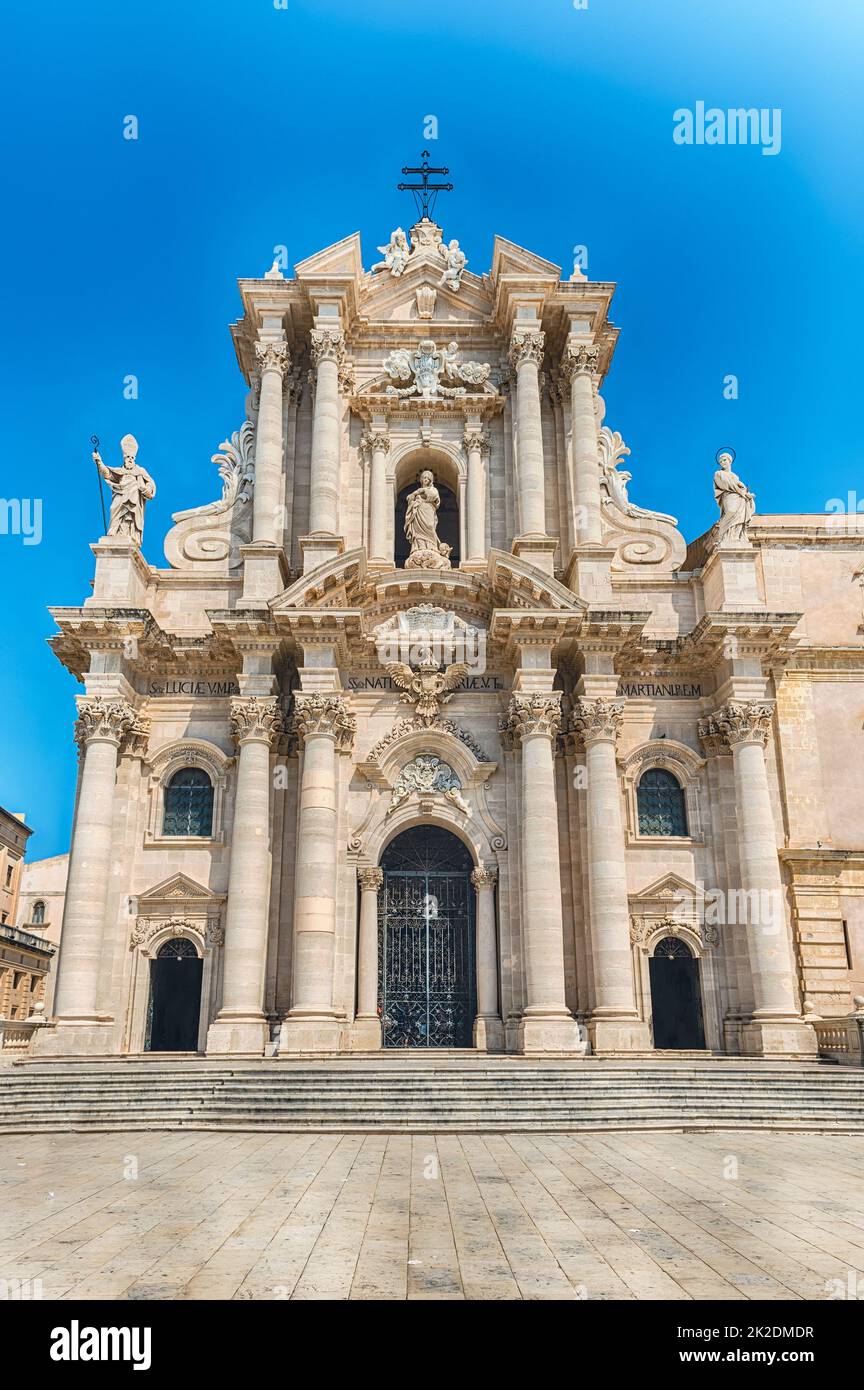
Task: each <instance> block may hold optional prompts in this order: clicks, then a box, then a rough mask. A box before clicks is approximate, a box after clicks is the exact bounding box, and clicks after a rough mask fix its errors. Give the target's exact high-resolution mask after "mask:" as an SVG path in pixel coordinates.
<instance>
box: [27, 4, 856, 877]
mask: <svg viewBox="0 0 864 1390" xmlns="http://www.w3.org/2000/svg"><path fill="white" fill-rule="evenodd" d="M16 12H17V13H16ZM862 13H864V12H862V7H861V5H860V4H859V3H857V0H856V2H855V3H853V0H829V3H825V2H824V0H823V2H822V3H820V4H818V5H817V4H815V3H813V2H812V0H783V3H782V4H781V3H780V2H779V0H726V2H725V3H722V4H719V3H708V2H707V0H650V3H649V0H589V3H588V7H587V8H586V9H576V8H575V7H574V5H573V3H572V0H535V3H533V4H531V5H526V4H524V3H515V0H497V3H491V2H490V0H474V3H472V4H466V3H464V0H462V2H461V3H455V2H454V0H436V3H435V4H433V5H428V4H426V5H418V4H411V3H410V2H409V0H405V3H402V4H400V5H398V6H396V5H391V4H383V3H380V2H379V3H377V4H370V3H368V2H367V0H350V3H348V0H339V2H338V3H337V0H325V2H324V3H321V2H320V0H319V3H313V2H312V0H285V7H284V8H276V6H275V5H274V4H273V3H272V0H221V2H220V0H210V3H205V0H197V3H196V0H191V2H190V3H186V4H184V5H178V4H176V3H174V4H170V3H167V0H148V2H147V3H146V4H144V3H139V4H128V3H122V2H120V3H118V0H113V2H112V3H102V2H101V0H95V2H94V0H89V3H88V4H87V5H86V6H81V5H70V4H68V3H62V4H61V3H57V0H43V3H40V4H39V5H38V6H32V5H25V4H22V3H19V4H18V5H17V6H12V5H10V6H8V7H7V11H6V16H7V34H10V33H11V38H7V45H6V58H7V67H8V63H9V59H10V57H11V58H13V59H14V61H13V66H12V70H11V73H9V74H8V75H7V78H6V80H5V82H4V90H3V91H2V93H0V103H2V105H3V106H4V107H5V110H3V113H2V115H3V121H2V129H3V132H4V135H5V139H4V149H3V155H2V169H3V176H4V183H5V191H6V195H7V196H6V213H5V216H4V218H3V221H2V224H0V239H2V242H3V265H4V268H5V281H6V283H5V293H4V297H3V298H4V303H5V308H6V323H5V332H4V335H3V346H4V349H5V356H6V363H5V371H4V380H5V381H6V384H7V391H6V410H5V436H6V445H5V448H4V449H3V451H2V469H3V476H2V487H0V494H2V496H3V497H4V498H10V497H22V498H36V497H39V498H41V499H42V504H43V524H42V532H43V534H42V540H41V543H40V544H39V545H30V546H27V545H24V544H23V543H22V538H21V537H20V536H9V535H0V567H2V592H3V595H4V599H5V605H4V629H5V637H6V653H7V659H6V662H5V669H4V676H3V712H4V719H3V728H4V730H5V732H6V735H7V737H6V743H5V747H4V758H3V774H2V777H0V803H2V804H3V805H5V806H7V807H8V808H10V809H13V810H24V811H25V812H26V813H27V816H28V819H29V822H30V824H31V825H33V826H34V828H35V830H36V833H35V834H34V836H33V839H32V841H31V857H40V856H42V855H48V854H56V853H60V852H62V851H63V850H64V849H65V848H66V847H67V845H68V836H69V826H70V820H71V811H72V797H73V793H74V778H75V750H74V745H73V743H72V741H71V731H72V721H73V717H74V709H73V697H74V694H75V691H76V685H75V682H74V681H73V680H72V678H71V677H70V676H68V675H67V674H66V673H65V672H64V671H63V670H62V668H61V667H60V666H59V664H58V663H57V662H56V660H55V659H54V657H53V656H52V654H51V652H50V650H49V649H48V647H47V645H46V638H47V636H48V635H49V634H50V633H51V631H52V630H53V624H52V622H51V619H50V617H49V615H48V613H47V611H46V606H47V605H48V604H49V603H50V604H57V605H63V604H77V603H80V602H81V601H82V600H83V599H84V598H85V597H86V595H87V593H88V592H89V590H88V585H89V581H90V580H91V578H92V563H93V560H92V555H91V554H90V550H89V543H90V542H91V541H94V540H95V539H97V537H98V535H99V533H100V532H101V522H100V516H99V504H98V498H97V485H96V480H95V477H94V473H93V466H92V463H91V461H90V457H89V443H88V440H89V436H90V435H91V434H93V433H96V434H98V435H99V436H100V438H101V440H102V441H103V453H104V454H105V456H106V458H107V459H108V460H109V461H116V458H117V451H118V442H119V439H120V437H121V436H122V435H123V434H124V433H125V432H126V431H131V432H132V433H134V434H135V435H136V436H137V437H138V439H139V441H140V455H139V458H140V460H141V462H143V463H144V465H145V466H146V467H147V468H148V469H149V471H150V472H151V473H153V475H154V476H155V478H156V481H157V485H158V495H157V497H156V500H155V501H154V502H153V503H151V504H150V507H149V509H148V513H147V529H146V533H145V545H144V550H145V555H146V557H147V559H148V560H150V561H151V563H155V564H157V565H158V564H164V557H163V554H162V544H161V543H162V537H163V535H164V533H165V531H166V530H167V528H168V526H169V524H170V514H171V513H172V512H173V511H176V510H179V509H181V508H185V507H189V506H194V505H197V504H199V503H201V502H204V501H208V500H210V499H212V498H213V497H215V496H216V495H217V492H218V487H217V479H216V473H215V469H214V468H213V466H212V464H211V463H210V456H211V454H212V453H213V452H214V450H215V448H216V446H217V445H218V444H219V442H220V441H221V440H222V439H223V438H225V436H226V434H228V433H230V432H231V431H232V430H235V429H237V428H238V426H239V424H240V422H241V419H242V413H243V399H244V387H243V383H242V381H241V379H240V377H239V374H238V372H237V368H236V364H235V360H234V353H233V349H232V346H231V341H230V337H229V334H228V324H229V323H230V322H231V321H232V320H233V319H235V318H236V317H237V316H238V314H239V299H238V296H237V291H236V284H235V281H236V279H237V277H238V276H247V275H256V274H261V273H263V271H264V270H265V269H266V268H267V267H268V266H269V264H270V261H271V260H272V254H273V253H272V248H273V247H274V246H275V245H279V244H284V245H286V246H287V247H288V250H289V255H290V257H291V260H292V262H293V261H297V260H300V259H302V258H303V257H305V256H308V255H310V254H311V253H312V252H314V251H316V250H318V249H320V248H321V247H323V246H326V245H328V244H330V243H331V242H334V241H336V240H338V239H339V238H341V237H343V236H345V235H347V234H349V233H351V232H353V231H355V230H359V232H360V234H361V237H362V241H363V248H364V261H365V264H366V265H367V266H368V265H370V264H371V263H372V262H373V261H374V260H375V259H377V255H376V253H375V247H376V245H378V244H379V243H382V242H384V241H385V240H386V238H387V236H388V234H389V232H390V229H391V228H392V227H393V226H394V225H395V224H396V223H397V222H401V223H402V224H403V225H407V224H408V222H409V221H410V220H411V208H412V204H411V202H410V198H409V195H407V194H399V193H397V192H396V191H395V184H396V183H397V182H398V180H399V177H400V175H399V170H400V167H401V166H402V164H405V163H415V162H416V158H417V156H418V155H419V152H420V150H421V148H422V147H423V145H424V143H427V142H426V141H425V140H424V137H423V120H424V117H425V116H427V115H430V114H431V115H435V116H436V117H437V119H438V137H439V138H438V140H437V142H435V143H432V144H431V145H430V146H429V147H430V149H431V150H432V153H433V156H434V160H433V162H435V163H442V164H448V165H449V166H450V169H451V178H452V180H453V182H454V183H455V185H456V188H455V191H454V192H453V193H452V194H450V195H447V196H446V197H442V199H441V201H440V203H439V207H438V214H439V220H440V221H442V222H443V224H444V228H445V232H446V233H447V235H448V236H457V237H459V239H460V241H461V243H462V245H463V248H464V249H465V251H466V252H467V254H468V257H469V261H470V268H471V269H472V270H474V271H477V272H480V273H482V271H484V270H485V269H487V268H488V266H489V263H490V259H491V249H492V238H493V236H494V235H495V233H496V232H497V233H500V234H501V235H503V236H505V237H508V238H510V239H512V240H514V241H516V242H520V243H522V244H523V245H525V246H527V247H530V248H531V249H532V250H535V251H537V252H538V253H539V254H541V255H543V256H546V257H548V258H549V259H550V260H553V261H555V262H557V263H558V264H560V265H563V266H565V267H567V273H569V267H570V263H571V259H572V247H573V246H574V244H577V243H578V244H584V245H586V246H587V247H588V253H589V273H590V275H591V277H592V278H597V279H604V280H615V281H617V282H618V285H619V288H618V291H617V293H616V296H615V301H614V304H613V318H614V320H615V321H616V323H618V324H619V325H620V327H621V329H622V334H621V339H620V341H619V345H618V350H617V354H616V358H615V363H614V366H613V369H612V372H611V374H610V377H609V379H608V381H607V384H606V388H605V396H606V399H607V402H608V413H607V423H609V424H610V425H611V426H612V427H613V428H616V429H620V430H621V432H622V433H623V435H624V437H625V439H626V441H627V443H628V444H629V445H630V447H631V449H632V456H631V459H630V460H628V466H629V467H630V468H631V470H632V472H633V475H634V480H633V483H632V484H631V489H630V490H631V496H632V498H633V500H634V501H636V502H638V503H641V504H642V505H647V506H653V507H658V508H660V509H662V510H667V511H669V510H671V511H674V512H675V513H676V514H677V515H678V516H679V518H680V520H681V523H682V527H683V529H684V532H685V534H686V535H687V536H688V538H689V537H692V536H695V535H698V534H699V533H701V532H702V531H703V530H704V529H705V528H706V526H707V525H709V524H710V522H711V521H712V520H713V519H714V516H715V515H716V512H715V508H714V503H713V499H712V494H711V485H710V479H711V471H712V461H713V457H714V453H715V451H716V450H717V448H718V446H719V445H721V444H732V445H734V447H735V448H736V449H737V451H738V466H739V471H740V472H741V474H742V476H743V477H745V478H746V480H747V482H748V484H749V485H750V486H751V487H753V488H754V490H755V491H756V494H757V502H758V506H759V509H760V511H822V510H823V509H824V508H825V505H826V502H827V501H828V500H829V499H830V498H832V497H837V496H840V497H845V496H846V495H847V493H848V492H849V491H850V490H853V491H854V490H856V489H857V490H858V492H859V493H862V494H864V481H862V470H861V466H860V463H861V455H860V430H859V428H858V424H859V420H858V416H859V415H860V407H859V404H858V403H859V401H860V397H861V391H860V386H859V382H858V375H859V374H860V370H861V353H860V341H859V337H860V334H859V327H858V314H859V313H860V305H861V279H862V273H861V237H860V232H861V214H862V206H861V204H862V186H864V185H862V179H861V160H860V150H861V148H862V138H864V120H862V109H864V108H862V99H861V85H862V84H861V76H860V73H861V66H862V38H864V19H862ZM697 101H704V102H705V103H706V105H707V106H709V107H712V106H715V107H719V108H721V109H724V110H725V109H728V108H730V107H740V106H748V107H749V106H755V107H758V108H762V107H765V108H772V109H773V108H780V110H781V112H782V125H781V132H782V145H781V149H780V152H779V154H777V155H776V156H766V155H763V154H762V152H761V150H760V149H759V148H756V147H746V146H745V147H741V146H729V145H725V146H722V145H721V146H710V147H709V146H706V145H702V146H697V145H693V146H690V147H686V146H679V145H676V144H675V142H674V141H673V138H672V131H673V113H674V112H675V111H676V110H677V109H679V108H682V107H687V108H694V107H695V105H696V103H697ZM127 115H135V116H136V117H137V118H138V122H139V138H138V139H137V140H136V141H129V140H124V139H123V121H124V117H126V116H127ZM127 374H134V375H135V376H136V377H137V378H138V381H139V397H138V399H137V400H126V399H124V395H123V381H124V378H125V377H126V376H127ZM727 374H734V375H735V376H737V378H738V382H739V387H738V390H739V395H738V399H737V400H728V399H725V398H724V392H723V384H724V377H725V376H726V375H727ZM862 509H864V503H862Z"/></svg>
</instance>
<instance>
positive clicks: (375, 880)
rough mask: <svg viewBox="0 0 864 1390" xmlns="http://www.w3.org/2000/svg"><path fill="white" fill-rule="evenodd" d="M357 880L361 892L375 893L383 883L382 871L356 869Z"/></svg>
mask: <svg viewBox="0 0 864 1390" xmlns="http://www.w3.org/2000/svg"><path fill="white" fill-rule="evenodd" d="M357 878H358V880H359V883H360V888H361V891H362V892H364V893H377V892H378V890H379V888H381V887H382V886H383V883H384V870H383V869H358V870H357Z"/></svg>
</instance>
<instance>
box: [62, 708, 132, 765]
mask: <svg viewBox="0 0 864 1390" xmlns="http://www.w3.org/2000/svg"><path fill="white" fill-rule="evenodd" d="M134 723H135V711H134V709H133V708H132V706H131V705H130V704H128V703H127V702H126V700H106V699H105V698H104V697H103V696H102V695H95V696H93V698H92V699H87V698H83V699H80V700H79V701H78V719H77V721H76V724H75V742H76V743H77V744H78V747H79V748H80V749H81V750H82V751H83V749H84V748H85V747H86V745H87V744H88V743H91V742H92V741H93V740H94V739H100V740H103V741H105V742H108V743H114V744H116V745H117V746H118V747H119V745H120V741H121V739H122V738H123V737H124V735H125V734H126V733H127V732H128V731H129V729H131V728H132V726H133V724H134Z"/></svg>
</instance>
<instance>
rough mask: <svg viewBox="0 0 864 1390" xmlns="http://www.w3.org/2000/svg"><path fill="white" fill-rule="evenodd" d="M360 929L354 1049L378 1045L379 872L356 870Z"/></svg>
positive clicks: (379, 1041)
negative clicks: (358, 887)
mask: <svg viewBox="0 0 864 1390" xmlns="http://www.w3.org/2000/svg"><path fill="white" fill-rule="evenodd" d="M357 877H358V879H359V882H360V930H359V933H358V938H359V939H358V942H357V1018H356V1020H355V1028H354V1034H355V1037H354V1043H355V1046H356V1047H358V1048H362V1049H365V1048H370V1047H371V1048H377V1047H380V1046H381V1020H380V1018H379V1017H378V893H379V891H380V889H381V886H382V884H383V882H384V870H383V869H372V868H367V869H358V870H357Z"/></svg>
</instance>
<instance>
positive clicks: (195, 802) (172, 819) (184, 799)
mask: <svg viewBox="0 0 864 1390" xmlns="http://www.w3.org/2000/svg"><path fill="white" fill-rule="evenodd" d="M212 833H213V783H212V782H211V781H210V778H209V777H208V776H207V773H206V772H204V770H203V769H202V768H200V767H181V769H180V771H179V772H175V773H174V776H173V777H172V778H171V780H170V782H169V783H168V785H167V787H166V788H165V816H164V819H163V822H162V834H163V835H195V836H203V837H206V836H209V835H212Z"/></svg>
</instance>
